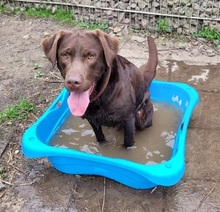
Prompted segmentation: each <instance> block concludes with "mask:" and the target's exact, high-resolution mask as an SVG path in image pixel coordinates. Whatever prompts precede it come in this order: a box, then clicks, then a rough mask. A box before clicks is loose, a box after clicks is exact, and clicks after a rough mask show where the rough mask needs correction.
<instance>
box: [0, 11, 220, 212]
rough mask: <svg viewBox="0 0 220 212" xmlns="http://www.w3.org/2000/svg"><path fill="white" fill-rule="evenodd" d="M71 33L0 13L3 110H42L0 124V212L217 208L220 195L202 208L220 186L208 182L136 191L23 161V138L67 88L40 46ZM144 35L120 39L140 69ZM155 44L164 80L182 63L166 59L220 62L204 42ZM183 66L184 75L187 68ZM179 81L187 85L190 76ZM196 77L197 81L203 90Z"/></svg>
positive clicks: (163, 41) (53, 25) (44, 163)
mask: <svg viewBox="0 0 220 212" xmlns="http://www.w3.org/2000/svg"><path fill="white" fill-rule="evenodd" d="M64 28H65V29H68V28H71V27H70V26H66V25H65V26H64V25H61V24H59V23H56V22H53V21H51V20H43V19H30V18H26V17H24V16H21V15H18V16H7V15H3V14H0V94H1V98H0V111H2V110H3V109H4V108H5V107H6V106H7V105H11V104H15V103H16V102H18V101H19V99H20V98H21V97H25V98H26V99H28V100H30V101H31V102H32V103H33V104H35V105H36V107H37V111H36V112H35V113H34V114H27V119H26V120H25V121H22V122H17V121H15V122H13V124H12V125H11V126H8V125H7V124H6V123H3V124H1V125H0V147H1V151H0V153H1V165H0V167H3V168H4V172H5V173H7V176H6V177H4V178H3V177H2V175H1V181H0V182H1V186H0V211H2V212H3V211H8V212H14V211H22V212H25V211H39V212H40V211H59V212H61V211H69V212H70V211H82V212H84V211H92V212H93V211H132V212H135V211H137V212H139V211H153V212H155V211H196V210H198V211H218V209H220V207H219V205H218V200H217V199H218V195H217V196H216V199H214V200H213V202H212V203H210V207H211V208H209V207H208V208H207V207H204V208H203V209H202V207H201V206H202V204H201V203H203V202H204V201H205V199H204V198H205V197H206V196H207V197H208V196H209V194H211V191H212V190H211V189H210V188H213V187H214V186H215V185H216V184H215V183H214V181H210V182H209V185H210V187H207V189H206V190H202V187H203V182H202V181H199V183H198V181H196V180H195V179H194V180H189V178H183V180H181V182H180V183H179V184H177V185H175V186H173V187H168V188H167V187H161V186H158V187H156V188H155V189H147V190H137V189H132V188H129V187H126V186H124V185H121V184H119V183H117V182H115V181H112V180H109V179H106V178H103V177H98V176H83V175H67V174H63V173H60V172H59V171H57V170H55V169H54V168H53V167H52V166H51V164H50V163H49V162H48V161H47V159H46V158H42V159H28V158H26V157H24V156H23V154H22V152H21V136H22V134H23V132H24V130H25V129H26V128H27V127H28V126H30V125H31V123H33V122H34V121H35V120H36V119H37V117H39V115H40V114H42V113H43V111H44V110H45V109H46V108H47V107H48V106H49V105H50V103H51V102H52V101H53V99H54V98H55V97H56V96H57V94H58V93H59V92H60V90H61V89H62V88H63V82H62V79H61V77H60V75H59V72H58V71H57V70H56V69H51V65H50V63H49V62H48V61H47V59H46V58H45V57H44V55H43V52H42V51H41V49H40V41H41V39H42V38H43V37H44V36H46V35H48V34H51V33H53V32H55V31H57V30H60V29H64ZM143 37H144V35H141V36H137V35H135V36H134V35H130V34H128V33H127V32H124V34H123V31H122V36H120V39H121V41H122V48H121V54H122V55H125V56H127V57H128V58H129V59H130V60H132V61H133V62H134V63H135V64H136V65H137V66H141V65H143V64H145V63H146V59H145V55H143V52H144V53H146V55H147V47H146V44H144V43H145V39H143ZM156 42H157V44H158V50H159V68H158V75H157V77H156V78H157V79H160V80H172V75H171V74H172V72H174V71H175V70H174V69H175V64H174V62H172V63H171V62H170V63H169V62H166V61H168V60H170V59H172V60H182V59H184V60H189V61H192V58H193V61H194V62H195V63H197V65H207V64H212V61H213V58H214V60H215V61H217V60H218V59H216V58H219V55H218V54H219V49H216V48H212V46H211V45H209V44H208V43H204V40H191V39H186V40H185V41H184V42H183V41H180V40H176V39H173V40H172V39H170V38H169V39H166V38H164V37H157V38H156ZM146 57H147V56H146ZM184 64H185V63H184ZM184 64H182V66H183V70H185V69H187V68H188V66H187V67H184ZM167 70H168V71H167ZM187 70H190V69H187ZM191 71H192V72H193V69H192V70H191ZM39 73H41V74H40V75H39ZM189 73H190V71H189ZM218 76H219V75H216V78H217V77H218ZM174 78H175V80H177V79H180V80H182V81H184V74H183V75H181V76H180V77H178V76H174ZM193 80H194V79H193ZM193 80H192V82H191V83H192V84H193V83H194V86H197V85H196V84H195V82H196V81H193ZM214 80H215V79H214ZM216 80H217V79H216ZM185 81H186V80H185ZM201 81H203V78H201ZM199 82H200V81H199ZM202 89H203V88H201V90H202ZM211 89H212V88H211ZM218 89H219V88H218ZM218 89H217V90H218ZM212 90H215V88H213V89H212ZM194 121H195V120H194ZM195 164H196V162H195ZM192 194H193V196H192ZM188 196H190V199H188ZM188 200H189V202H188V203H187V201H188ZM203 206H204V205H203ZM208 209H211V210H208Z"/></svg>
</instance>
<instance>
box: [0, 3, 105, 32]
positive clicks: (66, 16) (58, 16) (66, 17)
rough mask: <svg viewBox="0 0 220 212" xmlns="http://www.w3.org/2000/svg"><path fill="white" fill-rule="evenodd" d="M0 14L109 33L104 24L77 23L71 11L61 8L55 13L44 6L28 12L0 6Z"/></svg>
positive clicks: (30, 9) (29, 9)
mask: <svg viewBox="0 0 220 212" xmlns="http://www.w3.org/2000/svg"><path fill="white" fill-rule="evenodd" d="M0 13H16V14H17V13H18V14H24V15H26V16H29V17H36V18H50V19H54V20H56V21H58V22H61V23H65V24H70V25H74V26H78V27H79V28H82V29H90V30H93V29H101V30H103V31H107V29H108V25H107V24H102V23H97V24H91V23H88V22H84V21H76V20H75V18H74V15H73V13H72V11H71V10H64V9H63V8H61V7H58V8H57V10H56V11H55V12H53V11H52V9H47V8H46V6H43V7H42V8H40V9H36V8H28V9H27V10H26V11H21V10H19V9H11V8H8V7H4V6H0Z"/></svg>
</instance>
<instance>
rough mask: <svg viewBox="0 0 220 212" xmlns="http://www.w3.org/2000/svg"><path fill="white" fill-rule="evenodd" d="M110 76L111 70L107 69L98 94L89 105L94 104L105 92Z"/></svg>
mask: <svg viewBox="0 0 220 212" xmlns="http://www.w3.org/2000/svg"><path fill="white" fill-rule="evenodd" d="M110 75H111V68H108V69H107V74H106V76H105V79H104V82H103V84H102V86H101V88H100V90H99V92H98V94H97V95H96V96H95V97H93V98H92V99H91V100H90V103H91V102H94V101H95V100H97V99H98V98H99V97H100V96H101V95H102V94H103V93H104V91H105V89H106V87H107V85H108V82H109V79H110Z"/></svg>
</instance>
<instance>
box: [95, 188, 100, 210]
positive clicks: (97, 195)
mask: <svg viewBox="0 0 220 212" xmlns="http://www.w3.org/2000/svg"><path fill="white" fill-rule="evenodd" d="M95 191H96V199H97V201H98V205H99V211H101V204H100V202H99V197H98V190H97V189H95Z"/></svg>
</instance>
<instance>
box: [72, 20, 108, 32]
mask: <svg viewBox="0 0 220 212" xmlns="http://www.w3.org/2000/svg"><path fill="white" fill-rule="evenodd" d="M76 25H77V26H78V27H80V28H82V29H90V30H94V29H101V30H102V31H107V30H108V25H107V24H99V23H97V24H91V23H87V22H84V21H78V22H76Z"/></svg>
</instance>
